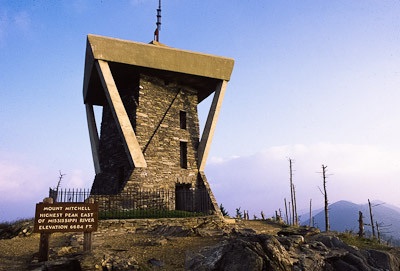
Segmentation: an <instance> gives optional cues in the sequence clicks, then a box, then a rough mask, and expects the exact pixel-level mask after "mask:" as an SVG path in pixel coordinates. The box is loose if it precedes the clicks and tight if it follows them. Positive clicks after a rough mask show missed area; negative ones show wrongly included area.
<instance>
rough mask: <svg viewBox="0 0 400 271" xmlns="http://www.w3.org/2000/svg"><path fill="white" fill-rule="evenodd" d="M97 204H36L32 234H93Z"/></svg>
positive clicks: (97, 209) (96, 217)
mask: <svg viewBox="0 0 400 271" xmlns="http://www.w3.org/2000/svg"><path fill="white" fill-rule="evenodd" d="M98 214H99V204H98V203H97V202H95V203H76V202H74V203H72V202H65V203H64V202H63V203H53V204H49V203H38V204H36V213H35V224H34V229H33V231H34V232H39V233H53V232H93V231H96V230H97V224H98Z"/></svg>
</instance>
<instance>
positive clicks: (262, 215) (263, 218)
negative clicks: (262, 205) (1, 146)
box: [261, 211, 265, 220]
mask: <svg viewBox="0 0 400 271" xmlns="http://www.w3.org/2000/svg"><path fill="white" fill-rule="evenodd" d="M261 217H262V220H265V216H264V212H263V211H261Z"/></svg>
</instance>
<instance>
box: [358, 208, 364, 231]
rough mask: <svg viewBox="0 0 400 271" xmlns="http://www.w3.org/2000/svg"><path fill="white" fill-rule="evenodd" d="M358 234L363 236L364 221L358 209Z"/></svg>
mask: <svg viewBox="0 0 400 271" xmlns="http://www.w3.org/2000/svg"><path fill="white" fill-rule="evenodd" d="M358 229H359V230H358V236H359V237H364V221H363V214H362V212H361V211H358Z"/></svg>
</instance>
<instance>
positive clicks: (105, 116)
mask: <svg viewBox="0 0 400 271" xmlns="http://www.w3.org/2000/svg"><path fill="white" fill-rule="evenodd" d="M233 63H234V60H233V59H231V58H225V57H219V56H213V55H207V54H202V53H196V52H190V51H184V50H179V49H174V48H170V47H167V46H165V45H162V44H161V43H158V42H157V41H153V42H151V43H150V44H145V43H138V42H131V41H126V40H120V39H115V38H108V37H101V36H96V35H88V37H87V47H86V59H85V74H84V85H83V100H84V103H85V106H86V114H87V120H88V127H89V134H90V143H91V147H92V154H93V161H94V168H95V172H96V177H95V179H94V182H93V186H92V193H97V194H102V195H116V194H119V193H122V192H123V191H128V190H129V191H135V190H138V189H167V190H169V191H171V190H173V191H185V190H188V191H192V192H193V193H195V192H196V190H199V189H203V190H206V191H207V192H208V193H207V195H208V197H209V200H210V201H211V203H212V204H211V206H213V207H212V208H213V209H214V211H218V210H219V209H218V205H217V204H216V201H215V199H214V196H213V194H212V192H211V189H210V186H209V184H208V181H207V179H206V176H205V175H204V167H205V164H206V160H207V155H208V152H209V149H210V145H211V141H212V137H213V134H214V130H215V126H216V123H217V119H218V114H219V111H220V107H221V103H222V99H223V97H224V93H225V89H226V85H227V82H228V80H229V79H230V76H231V72H232V68H233ZM213 93H214V98H213V101H212V104H211V107H210V111H209V113H208V118H207V122H206V125H205V128H204V132H203V134H202V136H201V138H200V134H199V120H198V115H197V104H199V103H200V102H201V101H203V100H204V99H205V98H207V97H208V96H209V95H211V94H213ZM93 105H97V106H102V108H103V113H102V120H101V132H100V137H99V135H98V132H97V127H96V122H95V115H94V111H93ZM190 200H194V198H191V199H190ZM176 201H178V199H176Z"/></svg>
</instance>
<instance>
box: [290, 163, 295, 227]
mask: <svg viewBox="0 0 400 271" xmlns="http://www.w3.org/2000/svg"><path fill="white" fill-rule="evenodd" d="M289 170H290V176H289V181H290V198H291V200H292V221H291V222H292V225H294V222H295V218H294V209H295V208H294V206H295V204H294V195H293V194H294V193H293V170H292V159H290V158H289ZM289 204H290V203H289ZM289 209H290V208H289Z"/></svg>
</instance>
